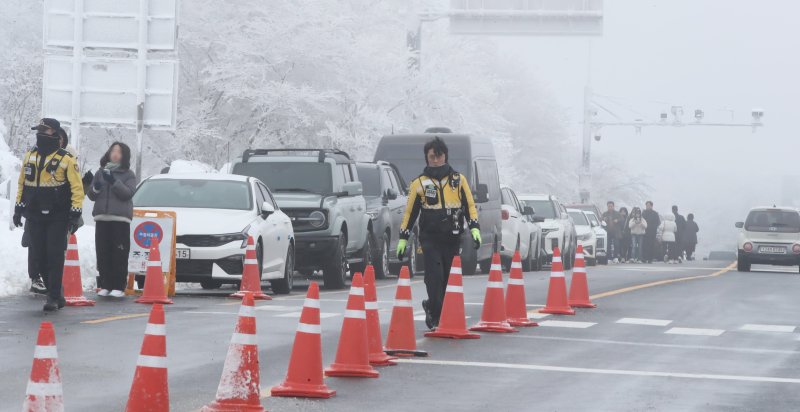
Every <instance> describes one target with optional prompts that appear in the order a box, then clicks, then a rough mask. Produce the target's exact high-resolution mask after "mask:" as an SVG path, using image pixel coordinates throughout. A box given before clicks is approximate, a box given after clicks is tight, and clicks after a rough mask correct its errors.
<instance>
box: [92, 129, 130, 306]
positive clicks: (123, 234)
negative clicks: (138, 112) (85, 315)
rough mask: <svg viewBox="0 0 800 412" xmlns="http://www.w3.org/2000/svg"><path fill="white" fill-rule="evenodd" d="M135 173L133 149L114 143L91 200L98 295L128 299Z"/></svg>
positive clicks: (102, 159)
mask: <svg viewBox="0 0 800 412" xmlns="http://www.w3.org/2000/svg"><path fill="white" fill-rule="evenodd" d="M136 184H137V179H136V174H134V173H133V171H132V170H131V149H130V148H129V147H128V145H126V144H125V143H120V142H115V143H114V144H112V145H111V147H109V148H108V151H107V152H106V154H104V155H103V157H102V158H101V159H100V169H99V170H98V171H97V173H95V175H94V179H93V181H92V189H91V190H90V191H89V193H88V195H89V199H91V200H93V201H94V209H93V210H92V216H94V221H95V250H96V252H97V271H98V273H99V276H98V284H97V287H99V288H100V291H99V292H97V294H98V295H99V296H111V297H115V298H121V297H123V296H125V285H126V281H127V275H128V254H129V253H130V250H131V219H133V201H132V200H131V198H132V197H133V193H134V192H135V191H136Z"/></svg>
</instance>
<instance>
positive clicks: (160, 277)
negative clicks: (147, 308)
mask: <svg viewBox="0 0 800 412" xmlns="http://www.w3.org/2000/svg"><path fill="white" fill-rule="evenodd" d="M136 303H164V304H171V303H172V299H170V298H168V297H167V291H166V289H165V288H164V273H162V272H161V252H159V251H158V239H156V238H153V239H152V240H151V241H150V258H149V259H147V273H146V274H145V277H144V292H142V297H140V298H139V299H136Z"/></svg>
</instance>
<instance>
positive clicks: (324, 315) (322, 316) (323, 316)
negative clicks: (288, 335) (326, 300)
mask: <svg viewBox="0 0 800 412" xmlns="http://www.w3.org/2000/svg"><path fill="white" fill-rule="evenodd" d="M302 313H303V312H289V313H281V314H280V315H275V317H276V318H299V317H300V315H301V314H302ZM336 316H342V314H341V313H327V312H320V313H319V318H320V319H326V318H333V317H336Z"/></svg>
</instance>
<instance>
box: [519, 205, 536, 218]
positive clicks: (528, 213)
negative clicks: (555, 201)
mask: <svg viewBox="0 0 800 412" xmlns="http://www.w3.org/2000/svg"><path fill="white" fill-rule="evenodd" d="M522 214H523V215H525V216H533V215H535V214H536V211H535V210H533V208H532V207H530V206H525V207H523V208H522Z"/></svg>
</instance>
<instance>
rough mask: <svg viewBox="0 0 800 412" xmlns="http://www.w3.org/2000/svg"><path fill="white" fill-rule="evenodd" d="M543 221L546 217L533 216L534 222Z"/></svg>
mask: <svg viewBox="0 0 800 412" xmlns="http://www.w3.org/2000/svg"><path fill="white" fill-rule="evenodd" d="M542 222H544V218H543V217H541V216H534V217H533V223H542Z"/></svg>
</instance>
